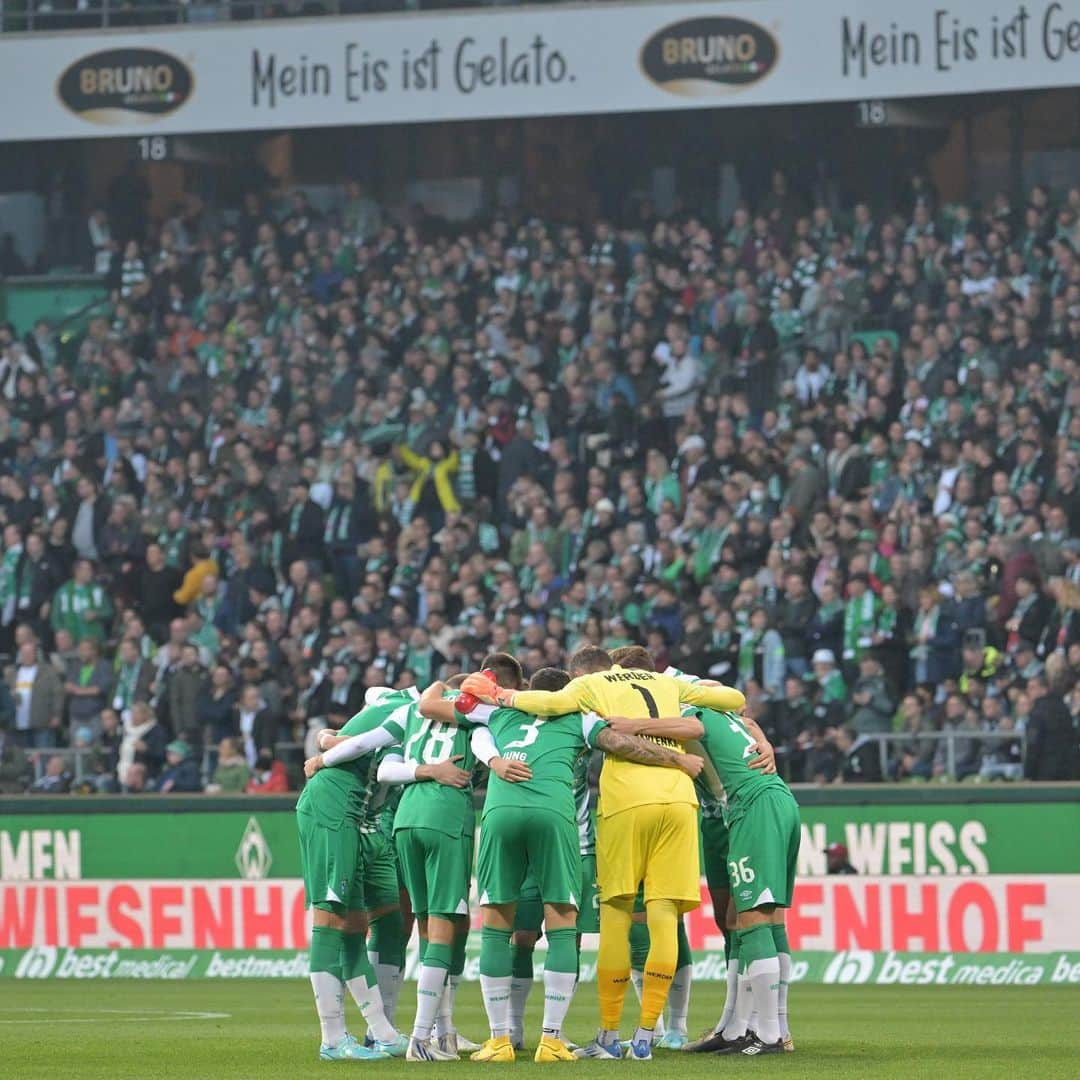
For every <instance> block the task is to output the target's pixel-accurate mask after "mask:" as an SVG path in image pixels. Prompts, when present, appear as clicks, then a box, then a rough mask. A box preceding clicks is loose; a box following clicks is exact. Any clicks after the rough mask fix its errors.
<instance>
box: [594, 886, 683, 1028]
mask: <svg viewBox="0 0 1080 1080" xmlns="http://www.w3.org/2000/svg"><path fill="white" fill-rule="evenodd" d="M645 911H646V916H645V917H646V920H647V922H648V926H649V955H648V956H647V957H646V959H645V972H644V977H643V979H642V986H641V1023H640V1026H641V1027H642V1028H644V1029H646V1030H647V1031H652V1030H653V1028H655V1027H656V1021H657V1020H658V1019H659V1018H660V1014H661V1013H662V1012H663V1011H664V1004H665V1002H666V1001H667V996H668V991H669V990H670V989H671V980H672V979H673V978H674V976H675V969H676V965H677V963H678V955H679V946H678V931H679V908H678V905H677V904H676V902H675V901H674V900H650V901H649V902H648V903H647V904H646V906H645ZM602 917H603V916H601V918H602ZM602 930H603V922H601V931H602ZM602 948H603V939H602V938H601V949H602ZM600 1000H601V1004H602V1003H603V1000H604V999H603V996H602V995H601V998H600ZM604 1026H605V1027H606V1026H607V1025H606V1024H605V1025H604Z"/></svg>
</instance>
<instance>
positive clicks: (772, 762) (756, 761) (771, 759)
mask: <svg viewBox="0 0 1080 1080" xmlns="http://www.w3.org/2000/svg"><path fill="white" fill-rule="evenodd" d="M742 722H743V727H745V728H746V730H747V731H749V732H750V734H751V735H752V736H753V737H754V742H755V743H756V749H757V756H756V757H754V758H751V760H750V761H748V762H747V765H749V766H750V768H751V769H760V770H761V771H762V772H764V773H774V772H776V751H775V750H774V749H773V744H772V743H771V742H769V740H768V737H767V736H766V735H765V732H764V731H762V730H761V728H760V727H759V726H758V722H757V721H756V720H754V719H753V718H752V717H749V716H745V715H744V716H743V717H742Z"/></svg>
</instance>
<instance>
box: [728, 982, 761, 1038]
mask: <svg viewBox="0 0 1080 1080" xmlns="http://www.w3.org/2000/svg"><path fill="white" fill-rule="evenodd" d="M753 1008H754V995H753V993H751V990H750V977H749V976H748V975H746V974H741V975H740V976H739V990H738V993H737V994H736V995H735V1010H734V1012H733V1013H732V1014H731V1019H730V1020H729V1021H728V1022H727V1023H726V1024H725V1025H724V1029H723V1034H724V1038H725V1039H738V1038H739V1037H741V1036H743V1035H745V1034H746V1029H747V1028H748V1027H749V1026H750V1013H751V1012H752V1011H753Z"/></svg>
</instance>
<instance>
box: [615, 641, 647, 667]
mask: <svg viewBox="0 0 1080 1080" xmlns="http://www.w3.org/2000/svg"><path fill="white" fill-rule="evenodd" d="M611 659H612V662H613V663H616V664H618V665H619V667H624V668H634V669H635V670H637V671H655V670H656V663H655V661H654V660H653V657H652V653H651V652H649V650H648V649H646V648H645V646H644V645H621V646H619V648H617V649H615V650H613V651H612V653H611Z"/></svg>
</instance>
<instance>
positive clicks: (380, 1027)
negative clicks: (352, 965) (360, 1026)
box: [345, 975, 398, 1042]
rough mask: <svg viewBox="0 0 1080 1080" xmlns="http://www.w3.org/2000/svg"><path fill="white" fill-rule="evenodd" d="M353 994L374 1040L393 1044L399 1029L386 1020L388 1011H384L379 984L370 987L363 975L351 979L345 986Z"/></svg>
mask: <svg viewBox="0 0 1080 1080" xmlns="http://www.w3.org/2000/svg"><path fill="white" fill-rule="evenodd" d="M345 985H346V986H347V987H348V988H349V993H350V994H352V999H353V1001H355V1002H356V1004H357V1006H358V1007H359V1009H360V1012H361V1014H362V1015H363V1017H364V1019H365V1020H366V1021H367V1026H368V1031H369V1032H371V1035H372V1038H374V1039H376V1040H377V1041H378V1042H393V1041H394V1040H395V1039H396V1038H397V1037H398V1033H397V1029H396V1028H395V1027H394V1025H393V1024H391V1023H390V1021H389V1020H387V1019H386V1011H385V1010H384V1009H383V1001H382V994H380V993H379V984H378V983H376V984H375V985H374V986H368V981H367V979H365V978H364V976H363V975H357V976H356V978H355V979H349V981H348V982H347V983H346V984H345Z"/></svg>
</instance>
